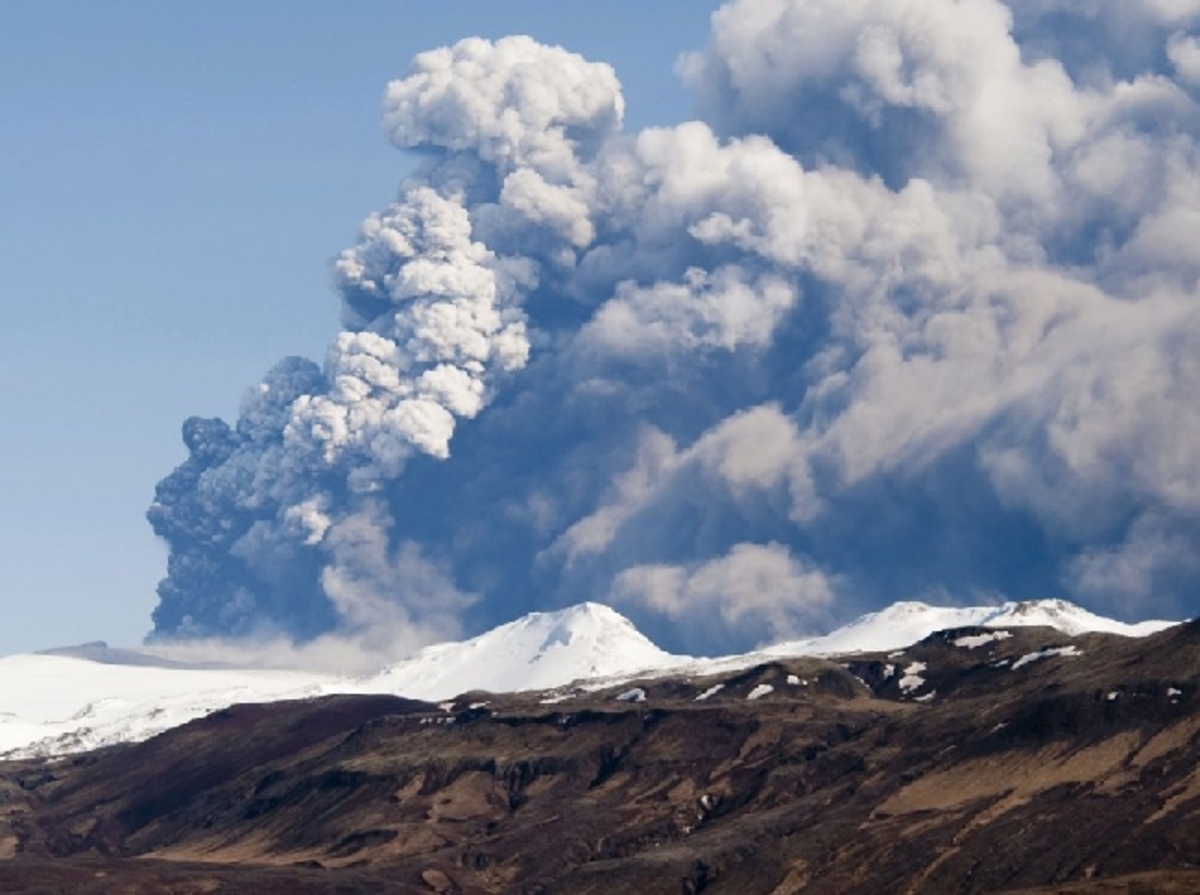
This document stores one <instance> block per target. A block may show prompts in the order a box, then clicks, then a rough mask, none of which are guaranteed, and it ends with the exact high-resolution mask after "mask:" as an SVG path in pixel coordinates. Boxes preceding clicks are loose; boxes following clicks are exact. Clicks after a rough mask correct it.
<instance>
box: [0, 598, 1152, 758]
mask: <svg viewBox="0 0 1200 895" xmlns="http://www.w3.org/2000/svg"><path fill="white" fill-rule="evenodd" d="M1172 624H1174V623H1173V622H1165V621H1150V622H1142V623H1140V624H1136V625H1128V624H1125V623H1123V622H1118V621H1114V620H1113V619H1108V618H1104V617H1102V616H1098V615H1094V614H1092V613H1090V612H1088V611H1087V610H1085V609H1082V608H1081V607H1079V606H1075V605H1073V604H1071V603H1066V602H1064V601H1061V600H1041V601H1033V602H1025V603H1005V604H1003V605H1001V606H987V607H956V608H946V607H936V606H929V605H926V604H924V603H912V602H907V603H897V604H895V605H893V606H890V607H888V608H887V609H883V610H881V611H879V612H872V613H869V614H867V615H864V616H862V617H861V618H859V619H857V620H856V621H854V622H851V623H850V624H848V625H846V626H844V627H842V628H839V629H837V630H835V631H833V632H831V633H829V634H826V635H824V636H822V637H813V638H808V639H805V640H794V641H789V642H786V643H780V644H777V645H775V646H771V647H768V648H766V649H763V650H759V651H756V652H753V653H747V654H745V655H741V656H725V657H721V658H717V659H696V658H692V657H689V656H676V655H672V654H670V653H667V652H665V651H663V650H661V649H659V648H658V647H657V646H655V645H654V644H653V643H652V642H651V641H650V640H648V639H647V638H646V637H645V636H644V635H642V633H641V632H639V631H638V630H637V628H635V627H634V625H633V623H632V622H630V621H629V620H628V619H626V618H625V617H624V616H622V615H621V614H620V613H618V612H616V611H615V610H613V609H610V608H609V607H607V606H603V605H600V604H597V603H583V604H580V605H578V606H573V607H570V608H568V609H562V610H559V611H557V612H535V613H532V614H530V615H527V616H524V617H523V618H520V619H517V620H516V621H514V622H510V623H508V624H506V625H501V626H500V627H498V628H495V629H494V630H491V631H488V632H486V633H484V634H481V635H479V636H478V637H475V638H472V639H470V640H466V641H463V642H461V643H442V644H436V645H434V646H430V647H426V648H425V649H423V650H421V651H419V652H417V653H416V654H414V655H413V656H411V657H410V658H407V659H404V660H403V661H400V662H397V663H395V664H392V665H390V666H388V667H387V668H384V669H382V670H381V671H379V672H377V673H374V674H369V675H360V676H355V677H350V676H345V675H333V674H317V673H307V672H299V671H286V670H266V669H232V668H183V667H179V668H176V667H162V665H161V663H159V664H158V665H155V664H146V662H144V661H143V659H145V657H144V656H142V657H140V658H139V656H140V654H138V653H137V651H113V650H99V651H97V649H91V650H84V651H83V652H82V653H81V652H80V651H78V650H76V651H54V654H39V655H20V656H9V657H6V658H2V659H0V756H8V757H17V756H24V755H45V754H60V753H68V752H78V751H83V750H86V749H92V748H96V747H98V746H103V745H109V744H112V743H118V742H130V741H137V740H142V739H146V738H148V737H150V736H153V735H154V734H156V733H159V732H161V731H163V730H166V729H168V728H170V727H175V726H177V725H179V724H183V723H185V722H187V721H190V720H192V719H194V718H198V717H201V716H203V715H206V714H208V713H210V712H213V711H216V710H218V709H221V708H225V707H227V706H229V705H232V704H234V703H238V702H267V701H273V700H280V699H297V698H304V697H311V696H321V695H328V694H333V693H391V694H396V695H401V696H407V697H410V698H416V699H425V700H430V701H437V700H440V699H447V698H449V697H452V696H455V695H458V694H459V693H464V692H466V691H468V690H490V691H492V692H515V691H520V690H549V689H553V688H557V687H564V686H566V685H568V684H570V683H572V682H580V681H591V682H592V683H591V686H593V687H599V686H602V685H607V684H611V683H613V682H615V681H620V680H623V679H624V680H628V679H630V678H633V677H636V676H639V675H644V674H654V675H662V674H667V673H672V672H678V673H686V674H692V675H695V674H713V673H717V672H720V671H726V670H729V669H732V668H739V667H746V666H749V665H753V664H756V663H758V662H761V661H765V660H767V659H770V658H775V657H781V656H833V655H844V654H850V653H856V652H875V651H883V650H894V649H899V648H902V647H906V646H909V645H911V644H913V643H915V642H917V641H918V640H922V639H923V638H925V637H927V636H928V635H930V634H932V633H933V632H934V631H938V630H943V629H945V628H960V627H967V626H981V627H993V628H1003V627H1015V626H1023V625H1024V626H1028V625H1045V626H1048V627H1052V628H1057V629H1058V630H1060V631H1062V632H1063V633H1065V634H1067V635H1070V636H1074V635H1076V634H1080V633H1084V632H1088V631H1102V632H1107V633H1112V634H1122V635H1125V636H1132V637H1138V636H1145V635H1148V634H1151V633H1154V632H1155V631H1159V630H1162V629H1163V628H1166V627H1169V626H1170V625H1172ZM82 655H95V656H102V661H95V660H91V659H88V658H83V657H81V656H82ZM114 657H117V658H114ZM120 657H124V659H123V660H122V661H117V659H118V658H120Z"/></svg>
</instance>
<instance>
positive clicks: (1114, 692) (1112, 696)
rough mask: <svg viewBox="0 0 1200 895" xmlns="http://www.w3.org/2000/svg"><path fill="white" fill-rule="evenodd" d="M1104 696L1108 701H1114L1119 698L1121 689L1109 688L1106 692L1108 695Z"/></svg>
mask: <svg viewBox="0 0 1200 895" xmlns="http://www.w3.org/2000/svg"><path fill="white" fill-rule="evenodd" d="M1104 698H1105V699H1107V700H1108V701H1109V702H1116V701H1117V700H1118V699H1120V698H1121V691H1120V690H1110V691H1109V692H1108V695H1107V696H1105V697H1104Z"/></svg>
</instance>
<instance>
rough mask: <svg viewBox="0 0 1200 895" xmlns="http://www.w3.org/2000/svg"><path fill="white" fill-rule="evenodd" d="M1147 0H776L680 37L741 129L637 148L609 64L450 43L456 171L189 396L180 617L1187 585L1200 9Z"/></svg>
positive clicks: (1158, 601)
mask: <svg viewBox="0 0 1200 895" xmlns="http://www.w3.org/2000/svg"><path fill="white" fill-rule="evenodd" d="M1122 9H1123V11H1124V12H1123V15H1122V17H1121V20H1120V22H1117V21H1116V19H1114V18H1113V17H1112V16H1110V15H1108V14H1107V13H1105V12H1103V11H1099V10H1098V11H1095V12H1091V11H1089V10H1085V9H1083V7H1081V6H1080V5H1079V4H1075V3H1068V2H1065V0H1064V2H1061V3H1057V2H1053V0H1042V2H1037V3H1033V2H1013V3H1011V4H1009V5H1005V4H1003V3H999V2H995V0H969V2H950V0H911V2H908V0H886V2H885V0H871V2H862V3H855V4H846V3H843V2H834V0H828V2H826V0H793V2H783V0H735V2H731V3H729V4H728V5H726V6H725V7H724V8H722V9H721V10H719V11H718V12H717V13H716V14H715V15H714V17H713V31H712V36H711V39H710V42H709V44H708V46H707V47H705V48H703V49H701V50H699V51H697V52H695V53H693V54H691V55H689V56H687V57H686V58H685V59H683V60H682V61H681V63H680V71H681V73H682V74H683V76H684V78H685V79H686V80H687V82H688V83H689V84H690V85H691V86H692V88H693V89H694V91H695V95H696V98H697V108H698V110H699V111H700V113H701V114H702V116H703V119H702V120H696V121H689V122H686V123H683V124H680V125H678V126H675V127H669V128H653V129H649V130H646V131H643V132H641V133H636V134H630V133H625V132H624V131H623V130H622V128H621V120H622V113H623V100H622V97H621V92H620V87H619V84H618V83H617V80H616V77H615V75H614V73H613V71H612V69H611V68H610V67H608V66H607V65H603V64H597V63H589V62H586V61H585V60H583V59H582V58H580V57H578V56H576V55H573V54H571V53H568V52H566V51H564V50H562V49H558V48H549V47H544V46H541V45H539V44H537V43H536V42H534V41H533V40H531V39H529V38H523V37H518V38H507V39H504V40H501V41H497V42H495V43H492V42H488V41H484V40H479V39H469V40H464V41H462V42H460V43H458V44H456V45H455V46H454V47H451V48H444V49H440V50H435V51H432V52H429V53H424V54H422V55H420V56H418V57H417V58H416V60H414V62H413V65H412V68H411V70H410V72H409V74H408V75H407V76H406V77H404V78H403V79H401V80H399V81H395V82H393V83H392V84H390V85H389V86H388V88H387V91H386V94H385V100H384V127H385V131H386V133H387V134H388V136H389V138H390V139H391V140H392V141H393V143H395V145H396V146H397V147H398V148H400V149H401V150H416V151H418V152H420V153H421V156H422V158H423V160H424V161H423V164H422V167H421V168H420V169H419V171H418V173H417V174H416V175H414V176H413V177H412V178H410V179H409V180H408V181H406V182H405V183H404V184H403V185H402V187H401V189H400V192H399V196H398V198H397V200H396V202H395V203H393V204H392V205H390V206H388V207H387V208H386V209H383V210H382V211H380V212H378V213H376V214H373V215H371V216H370V217H369V218H368V219H367V221H366V222H365V223H364V224H363V228H362V234H361V237H360V239H359V241H358V243H357V244H356V245H355V246H353V247H352V248H350V249H347V250H346V251H344V252H343V253H342V254H341V256H340V257H339V258H338V260H337V262H336V264H335V270H334V279H335V283H336V286H337V288H338V291H339V293H340V295H341V301H342V327H343V329H342V332H340V333H338V334H337V335H336V336H335V337H334V339H333V341H332V344H331V347H330V349H329V353H328V356H327V357H326V359H325V363H324V365H323V367H318V366H317V365H316V364H314V363H312V362H310V361H307V360H303V359H299V358H289V359H286V360H284V361H282V362H280V363H279V364H278V365H277V366H276V367H275V368H274V369H273V370H271V371H270V372H269V373H268V374H267V376H266V377H265V378H264V379H263V381H262V382H261V383H260V384H259V385H257V386H256V387H254V388H252V389H251V390H250V391H249V392H248V393H247V395H246V397H245V399H244V400H243V404H242V409H241V413H240V416H239V419H238V420H237V422H236V424H234V425H232V426H230V425H227V424H225V423H223V422H221V421H220V420H199V419H192V420H189V421H188V422H187V423H185V425H184V440H185V443H186V444H187V446H188V450H189V458H188V460H187V461H186V462H185V463H184V464H183V465H182V466H180V467H179V468H178V469H177V470H175V472H173V473H172V474H171V475H170V476H168V477H167V478H166V479H164V480H163V481H162V482H161V483H160V485H159V487H158V492H157V494H156V499H155V502H154V504H153V506H152V507H151V510H150V513H149V517H150V521H151V523H152V525H153V526H154V530H155V532H156V533H157V534H159V535H160V536H161V537H163V538H164V539H165V540H166V541H167V543H168V544H169V546H170V560H169V566H168V576H167V578H166V579H165V580H164V581H163V583H162V584H161V585H160V589H159V595H160V604H159V606H158V608H157V609H156V611H155V615H154V620H155V625H156V628H155V632H156V634H157V635H160V636H173V637H174V636H208V635H230V634H235V635H240V634H271V633H283V634H287V635H289V636H292V637H295V638H298V639H302V640H303V639H308V638H312V637H314V636H316V635H318V634H321V633H323V632H329V631H333V632H337V633H339V634H345V635H349V636H353V637H358V638H365V639H366V640H367V641H368V642H374V643H375V645H376V646H386V644H387V643H389V642H395V643H400V642H403V643H409V644H411V643H417V642H420V641H423V640H428V639H432V638H437V637H447V636H455V635H457V634H459V633H462V632H464V631H465V630H468V629H478V628H481V627H483V626H485V625H488V624H494V623H498V622H500V621H505V620H508V619H510V618H512V617H513V616H515V615H517V614H519V613H521V612H524V611H528V610H530V609H534V608H550V607H555V606H559V605H564V604H567V603H574V602H579V601H581V600H584V599H597V600H602V601H609V602H615V603H616V604H618V605H619V607H620V608H621V609H623V610H625V611H628V612H629V613H630V614H631V615H632V616H633V617H634V618H635V620H636V621H638V622H639V624H641V625H642V626H643V627H644V628H645V629H646V630H647V631H648V632H649V633H651V634H652V635H654V636H656V637H657V638H658V639H659V640H660V642H662V643H663V645H665V646H668V647H669V648H674V649H688V650H693V651H701V650H719V649H731V648H741V647H745V646H749V645H751V644H752V643H754V642H757V641H762V640H767V639H774V638H781V637H785V636H791V635H795V634H798V633H801V632H804V631H808V630H812V629H813V628H817V627H820V626H822V625H825V624H828V623H830V622H832V621H834V620H837V619H838V618H841V617H845V616H848V615H851V614H853V613H856V612H859V611H862V610H864V609H866V608H870V607H872V606H873V605H877V604H878V603H880V602H891V601H893V600H896V599H901V598H906V597H912V598H922V597H925V598H928V597H931V596H937V597H940V598H943V599H944V598H950V599H962V600H968V599H969V600H971V601H978V600H979V599H980V598H981V597H988V596H996V597H999V596H1004V597H1009V598H1025V597H1042V596H1049V595H1056V594H1061V595H1065V596H1069V597H1071V598H1073V599H1076V600H1079V601H1081V602H1084V603H1087V604H1090V605H1092V606H1094V607H1095V608H1098V609H1101V610H1103V611H1105V612H1110V613H1115V614H1117V615H1126V616H1130V615H1143V614H1145V613H1153V614H1156V615H1172V614H1180V613H1181V612H1182V611H1183V607H1184V606H1185V605H1186V603H1185V602H1184V601H1185V600H1186V599H1187V598H1188V594H1190V593H1194V592H1195V588H1196V586H1197V585H1198V584H1200V456H1198V455H1197V454H1196V452H1195V451H1194V450H1193V449H1192V446H1193V445H1195V444H1197V443H1200V401H1197V400H1196V397H1195V396H1196V395H1197V394H1200V296H1198V295H1197V286H1196V283H1197V278H1198V277H1200V248H1198V247H1200V241H1198V240H1197V239H1196V238H1195V234H1197V233H1200V154H1198V146H1197V136H1198V135H1200V106H1198V104H1197V99H1198V97H1200V65H1197V62H1196V60H1197V59H1200V53H1198V52H1197V47H1200V6H1197V5H1196V4H1186V3H1184V4H1180V3H1176V4H1164V3H1155V2H1149V0H1145V2H1142V3H1140V4H1139V3H1130V4H1125V6H1123V7H1122ZM1068 31H1070V32H1072V33H1075V32H1082V33H1087V34H1089V35H1090V36H1091V37H1090V39H1089V40H1088V41H1080V40H1075V39H1073V38H1071V36H1070V34H1069V33H1068ZM1128 35H1136V37H1137V41H1133V42H1131V41H1128V40H1124V39H1123V37H1127V36H1128Z"/></svg>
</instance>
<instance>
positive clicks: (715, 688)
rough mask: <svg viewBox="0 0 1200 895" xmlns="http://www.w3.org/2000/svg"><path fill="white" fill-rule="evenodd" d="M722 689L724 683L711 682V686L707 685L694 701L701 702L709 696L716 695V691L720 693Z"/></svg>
mask: <svg viewBox="0 0 1200 895" xmlns="http://www.w3.org/2000/svg"><path fill="white" fill-rule="evenodd" d="M724 689H725V685H724V684H713V685H712V686H711V687H709V688H708V689H707V690H705V691H704V692H703V693H701V694H700V695H699V696H697V697H696V702H703V701H704V700H706V699H708V698H709V697H711V696H716V695H717V694H718V693H720V692H721V691H722V690H724Z"/></svg>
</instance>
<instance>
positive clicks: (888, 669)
mask: <svg viewBox="0 0 1200 895" xmlns="http://www.w3.org/2000/svg"><path fill="white" fill-rule="evenodd" d="M895 673H896V666H895V665H893V664H892V663H891V662H889V663H888V664H887V665H884V666H883V679H884V680H885V681H886V680H888V678H890V677H891V676H892V675H894V674H895Z"/></svg>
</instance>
